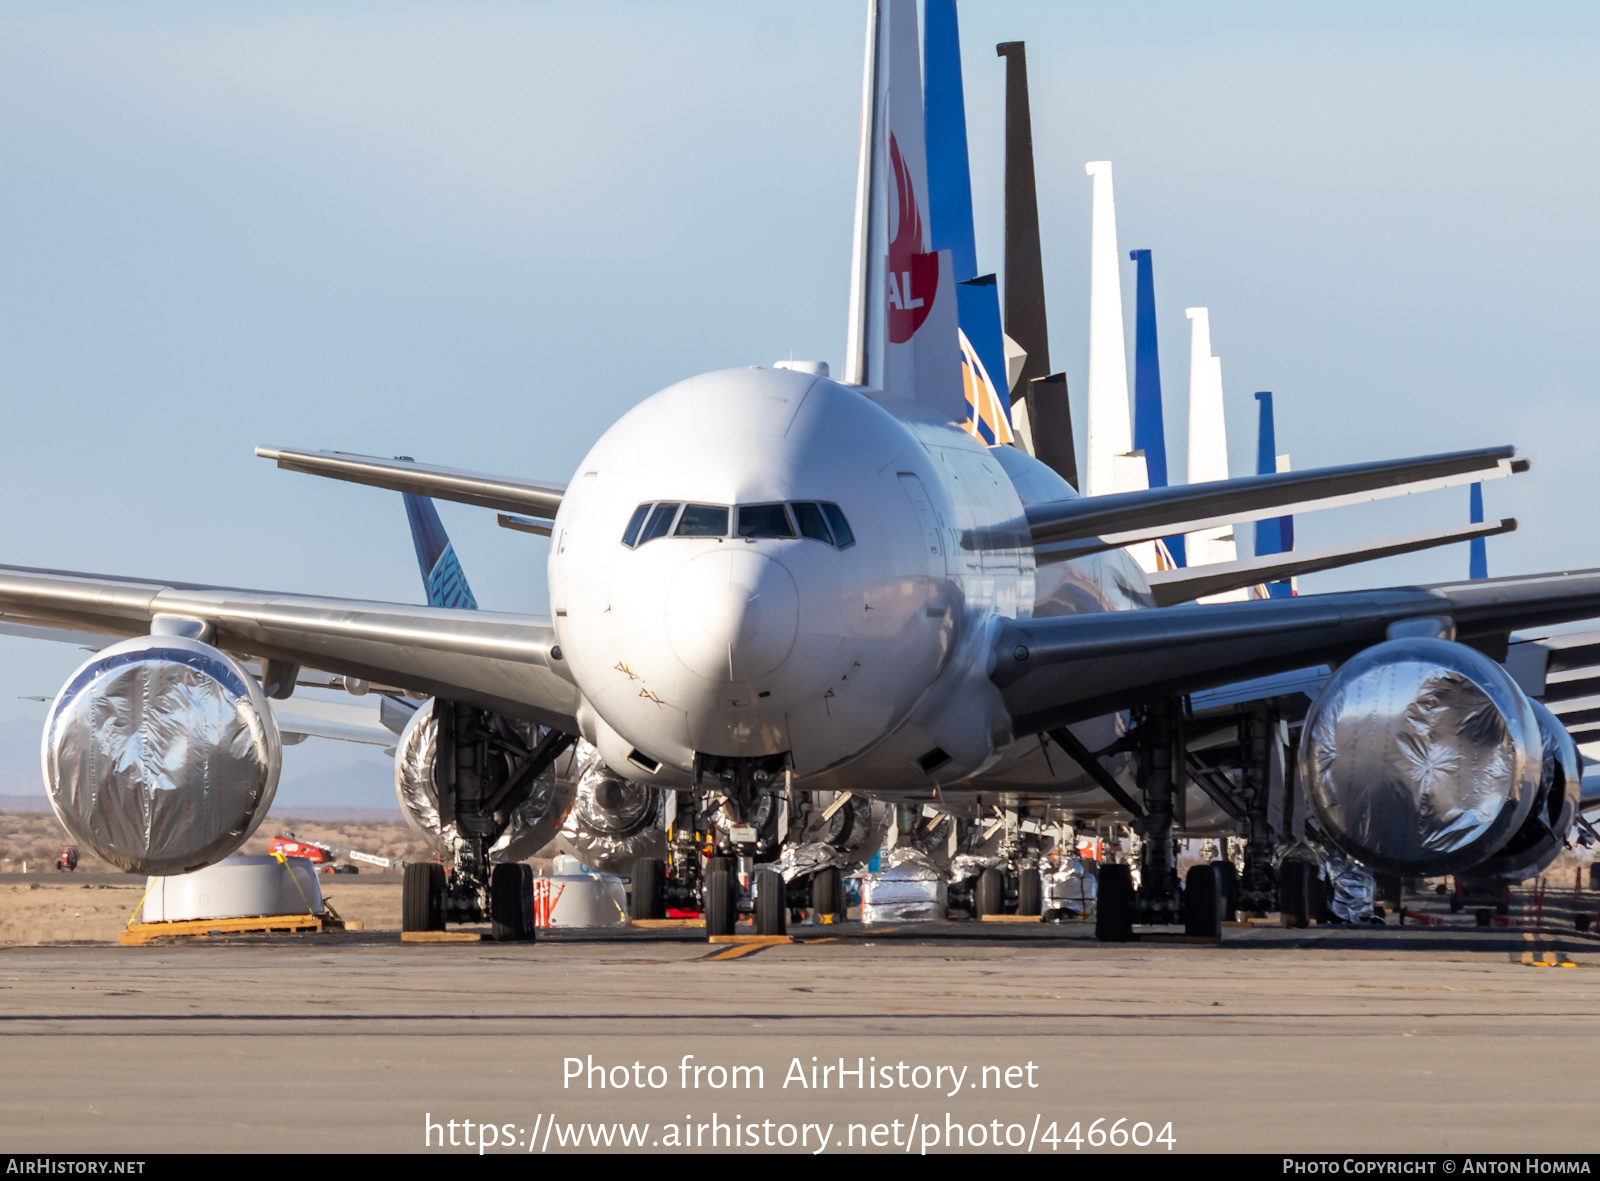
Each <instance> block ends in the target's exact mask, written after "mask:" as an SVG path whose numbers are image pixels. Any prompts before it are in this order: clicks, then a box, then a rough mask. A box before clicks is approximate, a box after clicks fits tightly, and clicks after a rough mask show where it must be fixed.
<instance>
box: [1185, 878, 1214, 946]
mask: <svg viewBox="0 0 1600 1181" xmlns="http://www.w3.org/2000/svg"><path fill="white" fill-rule="evenodd" d="M1183 933H1184V934H1185V935H1195V936H1199V937H1200V938H1203V939H1218V938H1221V936H1222V874H1221V873H1220V871H1218V869H1217V867H1216V866H1215V865H1196V866H1194V867H1192V868H1191V869H1190V870H1189V874H1188V876H1187V877H1186V878H1184V881H1183Z"/></svg>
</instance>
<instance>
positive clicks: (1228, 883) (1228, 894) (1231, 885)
mask: <svg viewBox="0 0 1600 1181" xmlns="http://www.w3.org/2000/svg"><path fill="white" fill-rule="evenodd" d="M1211 864H1212V865H1214V866H1216V867H1217V872H1218V873H1219V874H1220V875H1222V876H1221V877H1220V878H1219V879H1218V885H1219V886H1220V887H1221V889H1222V921H1223V922H1225V923H1236V922H1238V921H1239V867H1238V866H1236V865H1234V863H1233V862H1232V861H1231V860H1229V859H1228V858H1226V857H1224V858H1222V859H1221V860H1220V861H1213V862H1212V863H1211Z"/></svg>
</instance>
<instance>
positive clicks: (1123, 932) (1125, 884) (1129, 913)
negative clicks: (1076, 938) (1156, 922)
mask: <svg viewBox="0 0 1600 1181" xmlns="http://www.w3.org/2000/svg"><path fill="white" fill-rule="evenodd" d="M1099 885H1100V888H1099V890H1098V891H1097V898H1098V901H1097V902H1096V904H1095V912H1094V937H1095V938H1096V939H1098V940H1099V941H1100V942H1101V943H1132V942H1133V937H1134V936H1133V871H1132V870H1131V869H1129V868H1128V867H1127V866H1126V865H1102V866H1101V867H1100V883H1099Z"/></svg>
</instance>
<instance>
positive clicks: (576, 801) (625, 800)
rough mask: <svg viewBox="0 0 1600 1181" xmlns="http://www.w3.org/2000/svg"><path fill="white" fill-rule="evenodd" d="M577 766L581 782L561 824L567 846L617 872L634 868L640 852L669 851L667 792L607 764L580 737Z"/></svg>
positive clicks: (580, 856) (597, 866) (584, 859)
mask: <svg viewBox="0 0 1600 1181" xmlns="http://www.w3.org/2000/svg"><path fill="white" fill-rule="evenodd" d="M572 767H573V768H574V770H575V772H576V780H577V787H576V792H575V794H574V796H573V802H572V811H571V812H570V813H569V814H568V816H567V823H566V825H565V826H564V827H563V828H562V830H561V847H562V848H563V849H565V850H566V851H567V852H568V853H570V854H572V856H574V857H576V858H577V859H578V860H579V861H581V862H583V863H584V864H585V865H589V866H593V867H594V868H595V869H600V870H604V871H605V872H606V873H616V874H627V873H632V872H633V864H634V862H636V861H638V860H639V858H641V857H654V858H656V859H658V860H660V859H663V858H665V857H666V855H667V834H666V831H665V829H664V827H663V826H662V824H661V805H662V801H663V794H662V792H660V791H659V790H657V789H656V788H653V787H651V786H649V785H648V784H644V783H635V782H634V781H632V780H630V779H624V778H623V777H622V776H620V775H618V774H617V773H616V772H615V771H613V770H612V769H611V768H610V767H608V766H607V765H606V763H605V760H604V759H602V758H601V757H600V752H599V751H597V750H596V749H595V748H594V747H593V746H592V745H591V744H590V743H588V742H584V741H581V740H580V741H579V742H578V744H577V747H576V754H575V755H574V756H573V760H572Z"/></svg>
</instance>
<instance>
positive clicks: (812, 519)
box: [789, 500, 833, 545]
mask: <svg viewBox="0 0 1600 1181" xmlns="http://www.w3.org/2000/svg"><path fill="white" fill-rule="evenodd" d="M789 507H790V508H792V509H793V510H794V519H795V523H796V524H798V525H799V526H800V536H801V537H809V538H811V539H812V540H813V541H824V542H827V543H828V544H829V545H832V544H833V534H832V533H830V532H828V522H827V521H825V520H823V519H822V510H821V509H819V508H818V507H817V506H816V505H814V504H812V503H811V502H810V501H808V500H800V501H796V502H795V503H794V504H791V505H790V506H789Z"/></svg>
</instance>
